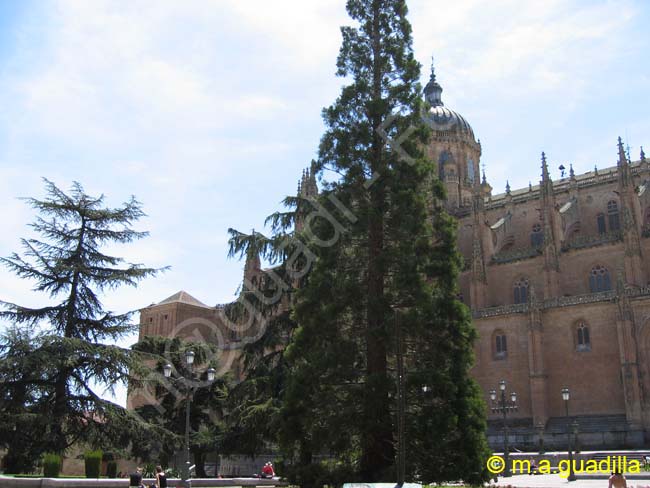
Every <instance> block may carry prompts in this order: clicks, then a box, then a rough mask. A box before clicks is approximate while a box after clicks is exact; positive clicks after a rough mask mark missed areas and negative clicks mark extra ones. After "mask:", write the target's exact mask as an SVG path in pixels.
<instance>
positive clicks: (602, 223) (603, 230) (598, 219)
mask: <svg viewBox="0 0 650 488" xmlns="http://www.w3.org/2000/svg"><path fill="white" fill-rule="evenodd" d="M596 222H598V233H599V234H600V235H603V234H605V233H606V232H607V228H606V227H605V215H604V214H602V213H599V214H598V215H597V216H596Z"/></svg>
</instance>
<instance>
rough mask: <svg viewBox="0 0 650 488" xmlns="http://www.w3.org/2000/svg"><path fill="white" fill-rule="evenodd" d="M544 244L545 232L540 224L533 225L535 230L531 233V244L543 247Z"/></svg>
mask: <svg viewBox="0 0 650 488" xmlns="http://www.w3.org/2000/svg"><path fill="white" fill-rule="evenodd" d="M542 244H544V234H543V233H542V226H541V225H540V224H535V225H533V231H532V232H531V233H530V245H531V246H532V247H541V246H542Z"/></svg>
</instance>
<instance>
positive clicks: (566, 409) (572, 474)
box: [562, 388, 577, 481]
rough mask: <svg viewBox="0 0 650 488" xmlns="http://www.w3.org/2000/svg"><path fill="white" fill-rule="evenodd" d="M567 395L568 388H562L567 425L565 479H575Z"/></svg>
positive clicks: (568, 393)
mask: <svg viewBox="0 0 650 488" xmlns="http://www.w3.org/2000/svg"><path fill="white" fill-rule="evenodd" d="M569 397H570V392H569V389H568V388H562V400H564V412H565V414H566V420H567V422H566V425H567V438H568V443H569V477H568V478H567V481H575V480H576V479H577V478H576V475H575V473H574V472H573V446H572V445H571V444H572V442H571V423H570V422H569Z"/></svg>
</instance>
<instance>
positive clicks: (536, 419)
mask: <svg viewBox="0 0 650 488" xmlns="http://www.w3.org/2000/svg"><path fill="white" fill-rule="evenodd" d="M424 95H425V98H426V100H427V102H428V104H429V105H430V109H429V112H428V113H427V115H426V121H427V123H428V125H429V126H430V127H431V129H432V136H431V138H430V141H429V145H428V148H427V150H428V155H429V157H430V158H431V159H432V160H433V161H435V162H437V168H436V171H437V177H439V178H440V179H441V181H442V182H443V183H444V185H445V187H446V192H447V201H446V206H447V209H448V211H449V212H450V213H451V214H452V215H453V216H455V217H456V219H457V221H458V248H459V250H460V253H461V254H462V256H463V258H464V268H463V270H462V273H461V275H460V277H459V290H460V298H461V299H462V300H463V302H464V303H465V304H466V305H467V306H468V307H469V308H470V309H471V313H472V317H473V322H474V326H475V328H476V329H477V331H478V335H479V338H478V340H477V341H476V344H475V364H474V366H473V369H472V374H473V377H474V378H475V379H476V381H477V382H478V384H479V385H480V387H481V389H482V391H483V394H484V398H485V403H486V408H487V412H486V413H487V416H488V440H489V442H490V444H491V445H492V446H493V447H495V448H499V447H500V446H502V442H503V438H504V432H508V439H509V441H510V444H511V445H513V446H515V447H516V448H520V449H522V450H527V449H528V450H532V449H537V448H538V447H539V446H540V445H541V444H542V443H543V444H545V445H546V446H547V447H549V448H552V447H556V448H563V447H564V446H565V445H566V440H567V437H566V435H567V430H568V429H572V430H573V432H574V433H575V434H576V440H577V442H578V444H579V446H580V447H581V448H583V449H586V448H589V447H592V448H632V447H640V446H642V445H644V443H645V440H646V438H650V286H649V283H650V161H648V160H646V158H645V155H644V154H643V150H641V154H640V158H639V160H635V161H632V160H631V158H630V156H629V153H626V151H625V150H624V148H623V144H622V142H621V140H620V138H619V141H618V150H616V144H615V143H614V141H613V144H612V154H611V167H608V168H603V169H594V171H591V172H588V173H584V174H575V173H574V171H573V168H570V169H569V171H568V176H566V177H563V178H561V179H559V180H556V181H553V180H552V179H551V177H550V175H549V170H548V164H547V161H546V157H545V155H544V154H543V153H542V155H541V158H540V163H539V168H540V170H539V173H538V174H541V179H540V180H539V184H537V185H529V186H528V187H527V188H522V189H510V187H509V186H507V187H506V191H505V193H503V194H493V192H492V188H491V186H490V185H489V184H488V182H487V181H486V177H485V173H483V175H482V176H481V174H480V169H479V168H480V162H481V144H480V142H479V141H478V140H477V138H476V137H475V134H474V132H473V130H472V127H471V126H470V124H469V123H468V121H467V120H466V119H465V118H464V117H463V116H462V115H460V114H459V113H458V112H456V111H454V110H451V109H450V108H448V107H446V106H445V105H444V103H443V101H442V87H441V86H440V84H439V83H438V82H437V80H436V76H435V73H434V72H433V70H432V73H431V78H430V80H429V83H428V84H427V85H426V87H425V89H424ZM535 171H536V170H535ZM531 172H532V171H531ZM299 191H300V193H301V195H303V196H314V195H316V194H317V193H318V188H317V185H316V180H315V175H314V174H313V172H310V171H308V170H307V171H306V172H305V173H303V176H302V179H301V184H300V187H299ZM645 257H648V258H649V259H645ZM264 275H265V270H263V269H262V268H261V265H260V261H259V258H257V257H255V256H251V257H249V258H248V259H247V261H246V264H245V268H244V282H246V283H253V284H255V283H257V282H258V281H259V280H261V279H263V277H264ZM223 309H224V306H223V305H218V306H209V305H206V304H203V303H201V302H200V301H198V300H196V299H195V298H193V297H192V296H191V295H189V294H188V293H186V292H179V293H177V294H175V295H173V296H171V297H169V298H167V299H166V300H163V301H161V302H160V303H158V304H152V305H150V306H148V307H146V308H144V309H142V310H141V314H140V337H141V338H142V337H143V336H146V335H162V336H173V335H181V336H183V337H189V338H190V339H192V338H193V339H194V340H197V338H199V339H198V340H205V341H212V342H215V343H218V344H220V345H222V346H223V350H224V352H225V354H224V356H223V357H224V359H223V369H224V371H225V370H228V371H230V372H231V373H233V374H234V376H235V377H241V367H240V364H239V361H238V351H239V349H240V346H241V344H243V343H244V342H245V340H244V338H243V335H246V334H242V333H241V331H238V330H237V328H236V327H232V326H230V325H229V324H227V323H226V322H227V321H226V320H225V319H224V313H223ZM248 335H249V336H250V335H251V333H250V331H249V334H248ZM253 335H254V333H253ZM502 382H505V388H506V393H507V396H506V398H507V402H508V413H507V418H506V420H505V423H504V418H503V415H502V412H503V409H502V408H501V409H499V408H494V407H499V406H501V405H495V404H494V403H493V401H492V399H491V396H493V395H491V391H492V390H496V392H497V399H498V398H500V395H499V391H500V383H502ZM563 389H568V390H569V392H570V399H569V400H568V402H567V401H566V399H563V396H562V390H563ZM513 392H514V393H516V401H515V402H514V403H513V402H512V401H511V394H512V393H513ZM150 401H155V399H152V398H151V396H150V395H148V394H147V392H146V391H143V390H138V391H133V392H131V393H130V395H129V399H128V405H129V407H130V408H134V407H136V406H138V405H142V404H143V403H147V402H150ZM505 425H507V430H504V427H505Z"/></svg>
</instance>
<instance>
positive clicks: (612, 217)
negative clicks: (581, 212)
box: [607, 200, 621, 232]
mask: <svg viewBox="0 0 650 488" xmlns="http://www.w3.org/2000/svg"><path fill="white" fill-rule="evenodd" d="M607 220H608V221H609V231H610V232H616V231H618V230H619V229H620V228H621V224H620V222H619V219H618V203H616V200H610V201H609V202H607Z"/></svg>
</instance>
